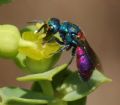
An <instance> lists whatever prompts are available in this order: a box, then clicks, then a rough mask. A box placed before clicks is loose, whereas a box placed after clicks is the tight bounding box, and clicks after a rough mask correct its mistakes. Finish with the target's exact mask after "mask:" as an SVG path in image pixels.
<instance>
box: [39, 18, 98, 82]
mask: <svg viewBox="0 0 120 105" xmlns="http://www.w3.org/2000/svg"><path fill="white" fill-rule="evenodd" d="M43 27H44V28H45V30H46V34H47V36H46V38H45V40H46V39H47V37H49V36H50V35H52V37H51V39H52V40H53V39H55V40H56V41H57V42H58V43H59V44H61V45H63V46H64V47H63V48H62V49H61V51H62V50H69V49H72V58H73V56H74V55H76V63H77V68H78V72H79V73H80V76H81V78H82V79H83V80H84V81H87V80H89V79H90V77H91V74H92V72H93V70H94V68H95V67H96V65H97V60H96V55H95V53H94V51H93V50H92V49H91V47H90V46H89V44H88V42H87V40H86V38H85V36H84V34H83V32H82V31H81V29H80V28H79V27H78V26H77V25H75V24H72V23H70V22H67V21H65V22H63V23H60V21H59V19H57V18H51V19H49V20H48V22H47V23H45V24H44V26H43ZM40 30H41V29H39V30H38V32H39V31H40ZM57 32H59V35H60V37H61V39H62V41H60V40H59V39H57V38H55V37H54V34H56V33H57ZM51 39H50V40H51ZM71 61H72V59H71Z"/></svg>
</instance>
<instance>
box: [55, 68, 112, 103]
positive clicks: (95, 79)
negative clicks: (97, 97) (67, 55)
mask: <svg viewBox="0 0 120 105" xmlns="http://www.w3.org/2000/svg"><path fill="white" fill-rule="evenodd" d="M110 81H111V79H109V78H107V77H105V76H104V75H103V74H102V73H100V72H99V71H98V70H94V72H93V75H92V77H91V79H90V80H89V81H83V80H81V79H80V77H79V75H78V74H77V73H71V75H70V76H69V77H68V78H67V79H66V80H65V81H64V83H63V84H62V85H61V87H59V88H58V89H57V90H58V91H59V92H60V93H63V94H64V96H63V100H64V101H75V100H78V99H81V98H83V97H85V96H88V95H89V94H90V93H91V92H93V91H94V90H95V89H96V88H97V87H99V86H100V85H101V84H103V83H106V82H110Z"/></svg>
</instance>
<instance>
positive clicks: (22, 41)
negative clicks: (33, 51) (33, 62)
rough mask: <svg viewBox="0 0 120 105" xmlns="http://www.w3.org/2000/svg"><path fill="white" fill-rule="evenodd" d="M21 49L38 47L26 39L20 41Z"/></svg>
mask: <svg viewBox="0 0 120 105" xmlns="http://www.w3.org/2000/svg"><path fill="white" fill-rule="evenodd" d="M19 47H31V48H36V47H37V45H36V44H35V43H33V42H31V41H27V40H24V39H20V41H19Z"/></svg>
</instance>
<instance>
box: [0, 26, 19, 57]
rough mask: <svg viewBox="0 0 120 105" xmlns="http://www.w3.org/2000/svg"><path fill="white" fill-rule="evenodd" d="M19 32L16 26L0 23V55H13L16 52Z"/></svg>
mask: <svg viewBox="0 0 120 105" xmlns="http://www.w3.org/2000/svg"><path fill="white" fill-rule="evenodd" d="M19 40H20V32H19V30H18V29H17V27H16V26H13V25H7V24H6V25H0V56H1V57H5V58H11V57H14V56H15V55H16V54H17V52H18V47H19Z"/></svg>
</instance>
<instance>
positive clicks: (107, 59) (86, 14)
mask: <svg viewBox="0 0 120 105" xmlns="http://www.w3.org/2000/svg"><path fill="white" fill-rule="evenodd" d="M50 17H57V18H59V19H61V21H64V20H67V21H71V22H73V23H75V24H77V25H79V26H80V27H81V28H82V29H83V31H84V32H85V34H86V37H87V40H88V42H89V43H90V45H91V47H92V48H93V49H94V50H95V52H96V53H97V54H98V56H99V58H100V61H101V63H102V66H103V70H104V72H105V74H106V75H107V76H109V77H111V78H112V79H113V82H112V83H109V84H106V85H103V86H102V87H100V88H99V89H97V90H96V91H95V92H94V93H92V94H91V95H90V96H89V98H88V105H120V90H119V89H120V83H119V81H120V77H119V75H120V64H119V63H120V41H119V40H120V21H119V19H120V1H119V0H15V1H14V2H13V3H10V4H7V5H2V6H0V24H5V23H6V24H8V23H9V24H14V25H16V26H19V28H21V27H23V26H25V25H26V22H28V21H31V20H34V19H41V20H47V19H48V18H50ZM6 44H7V43H6ZM69 57H70V52H65V53H64V54H63V55H62V58H61V59H60V62H59V64H61V63H63V62H68V61H69V59H68V58H69ZM70 68H74V69H76V64H75V60H74V62H73V63H72V64H71V66H70ZM20 75H21V71H20V69H19V68H18V67H16V65H15V64H14V63H13V62H12V61H11V60H5V59H4V60H2V59H0V87H2V86H11V85H14V86H16V85H17V86H22V87H29V85H28V84H23V83H19V82H17V81H16V80H15V78H16V77H17V76H20Z"/></svg>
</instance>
